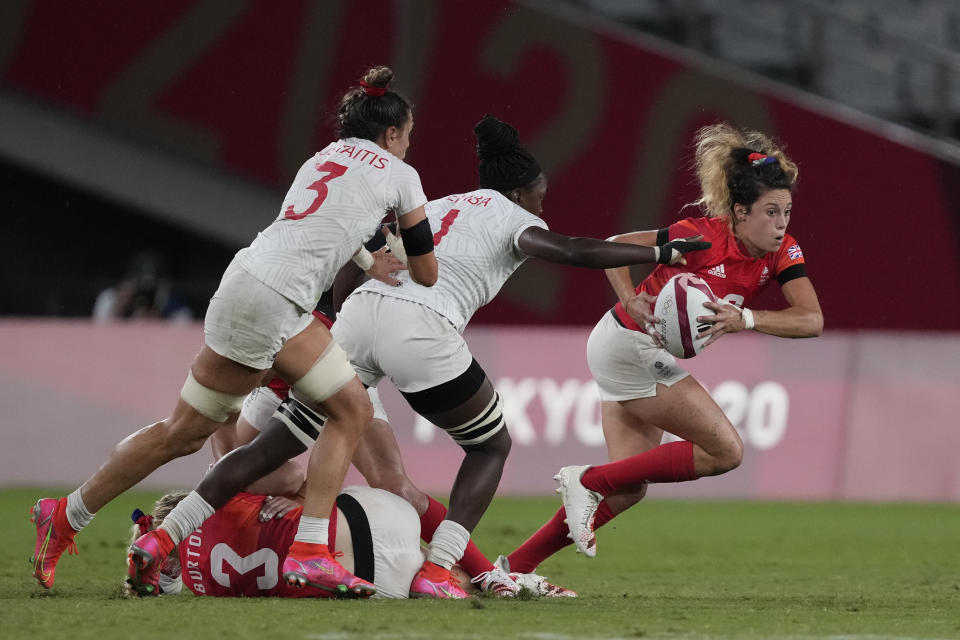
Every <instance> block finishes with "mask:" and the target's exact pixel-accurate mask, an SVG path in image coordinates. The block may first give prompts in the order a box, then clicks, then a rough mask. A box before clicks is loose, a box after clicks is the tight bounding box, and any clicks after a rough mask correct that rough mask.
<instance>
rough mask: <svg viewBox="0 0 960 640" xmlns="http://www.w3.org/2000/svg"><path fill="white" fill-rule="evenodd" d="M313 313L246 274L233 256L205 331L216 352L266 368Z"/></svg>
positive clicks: (206, 322)
mask: <svg viewBox="0 0 960 640" xmlns="http://www.w3.org/2000/svg"><path fill="white" fill-rule="evenodd" d="M312 321H313V314H312V313H310V312H309V311H307V312H304V311H303V309H301V308H300V307H299V306H297V305H296V304H295V303H293V302H291V301H290V300H288V299H287V298H285V297H283V296H282V295H280V294H279V293H277V292H276V291H274V290H273V289H271V288H270V287H268V286H267V285H265V284H263V283H262V282H260V281H259V280H257V279H256V278H254V277H253V276H252V275H250V274H249V273H247V272H246V271H245V270H244V269H243V268H242V267H241V266H240V265H239V264H238V263H237V261H236V259H234V261H233V262H231V263H230V266H228V267H227V270H226V271H225V272H224V274H223V279H221V280H220V287H219V288H218V289H217V291H216V293H214V294H213V297H212V298H210V304H209V306H208V307H207V315H206V317H205V318H204V320H203V333H204V337H205V340H206V343H207V346H208V347H210V348H211V349H213V350H214V351H215V352H216V353H218V354H219V355H221V356H223V357H224V358H228V359H230V360H233V361H234V362H239V363H240V364H245V365H247V366H248V367H253V368H254V369H261V370H262V369H269V368H270V366H271V365H272V364H273V359H274V358H275V357H276V356H277V353H279V351H280V348H281V347H283V344H284V342H286V341H287V340H288V339H289V338H291V337H293V336H295V335H297V334H298V333H300V332H301V331H303V330H304V329H306V328H307V327H308V326H309V325H310V323H311V322H312Z"/></svg>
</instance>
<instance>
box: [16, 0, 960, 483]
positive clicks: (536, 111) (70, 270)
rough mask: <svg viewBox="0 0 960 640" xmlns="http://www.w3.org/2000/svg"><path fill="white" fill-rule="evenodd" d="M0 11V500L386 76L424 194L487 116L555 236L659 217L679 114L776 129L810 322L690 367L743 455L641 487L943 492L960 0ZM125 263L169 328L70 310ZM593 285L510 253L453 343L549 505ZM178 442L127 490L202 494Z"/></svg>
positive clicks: (455, 163) (471, 164)
mask: <svg viewBox="0 0 960 640" xmlns="http://www.w3.org/2000/svg"><path fill="white" fill-rule="evenodd" d="M0 12H2V14H3V19H2V20H0V176H2V194H3V197H2V207H3V209H2V211H3V221H4V231H3V232H2V233H0V251H2V255H3V262H2V265H3V266H2V270H3V277H2V278H0V379H2V380H3V384H2V385H0V406H2V407H3V410H2V412H0V443H2V446H0V486H31V485H39V484H44V485H54V484H62V485H67V486H73V485H76V484H77V483H79V482H81V481H82V480H83V479H85V478H86V477H87V475H89V473H91V472H92V471H93V470H94V469H95V468H96V467H97V465H99V464H100V462H102V460H103V459H104V458H105V456H106V454H107V452H108V451H109V450H110V448H111V447H112V446H113V444H114V443H115V442H117V441H118V440H119V439H120V438H122V437H123V436H124V435H126V433H128V432H129V431H131V430H132V429H133V428H134V427H136V426H137V425H143V424H148V423H150V422H153V421H154V420H155V419H157V418H158V417H159V416H162V415H163V412H165V411H168V410H169V407H170V406H171V403H172V400H173V398H174V397H175V395H174V394H176V393H177V391H178V389H179V388H180V385H181V384H182V380H183V377H184V373H185V368H186V365H187V363H188V362H189V360H190V358H191V357H192V355H193V353H194V352H195V351H196V350H197V348H198V347H199V345H200V343H201V341H202V332H201V330H200V325H199V319H202V317H203V313H204V310H205V305H206V300H207V299H208V297H209V296H210V294H211V293H212V292H213V290H214V289H215V287H216V285H217V282H218V280H219V277H220V275H221V273H222V271H223V269H224V267H225V266H226V264H227V263H228V262H229V260H230V258H231V256H232V255H233V253H234V252H235V251H236V250H237V249H238V248H240V247H242V246H245V245H246V244H248V243H249V242H250V241H251V239H252V238H253V237H254V236H255V234H256V233H257V231H258V230H260V229H261V228H263V227H265V226H266V225H267V224H268V223H269V222H270V221H271V220H272V219H273V218H274V217H275V216H276V214H277V208H278V206H279V202H280V200H281V198H282V195H283V193H284V192H285V190H286V188H287V186H288V183H289V181H290V180H291V179H292V176H293V175H294V173H295V171H296V168H297V167H298V166H299V165H300V164H301V162H302V161H303V159H304V158H306V157H307V156H309V155H310V154H311V153H313V151H314V150H316V149H318V148H321V147H322V146H324V145H325V144H326V143H327V142H328V141H329V140H330V139H331V137H332V135H333V128H332V124H331V122H330V119H329V117H328V116H329V114H330V113H331V111H332V109H333V107H334V105H335V104H336V100H337V98H338V96H339V95H340V94H341V93H342V92H343V90H344V89H345V88H346V87H348V86H349V85H351V84H352V83H354V82H355V81H356V79H357V78H358V77H359V75H360V74H361V73H362V72H363V71H364V70H365V69H366V68H367V67H368V66H370V65H372V64H378V63H385V64H389V65H390V66H392V67H393V68H394V70H395V72H396V74H397V75H396V81H395V87H396V88H397V89H398V90H400V91H401V92H403V93H404V94H405V95H407V96H408V97H409V98H410V99H411V100H412V101H413V102H414V103H415V104H416V105H417V106H416V122H417V127H416V129H415V131H414V142H413V146H412V147H411V151H410V154H409V156H408V160H409V161H410V162H411V163H412V164H413V165H414V166H415V167H416V168H417V169H418V170H419V172H420V174H421V177H422V180H423V184H424V188H425V190H426V191H427V194H428V196H429V197H440V196H444V195H447V194H450V193H458V192H462V191H465V190H468V189H471V188H473V187H474V186H475V184H476V169H475V167H476V159H475V153H474V144H475V143H474V139H473V135H472V127H473V125H474V123H475V122H477V121H478V120H479V119H480V118H481V117H482V116H483V114H484V113H488V112H489V113H493V114H495V115H497V116H499V117H501V118H504V119H506V120H508V121H510V122H511V123H513V124H515V125H516V126H517V127H518V128H519V130H520V132H521V138H522V140H524V141H525V143H526V144H527V145H528V146H529V148H530V149H531V150H532V151H533V152H534V153H535V154H536V155H537V156H538V158H539V159H540V161H541V163H542V165H543V166H544V168H545V170H546V171H547V173H548V175H549V178H550V190H549V193H548V196H547V200H546V201H545V216H544V217H545V218H546V220H547V222H548V223H549V225H550V227H551V228H552V229H554V230H557V231H560V232H563V233H567V234H571V235H585V236H595V237H607V236H609V235H612V234H614V233H618V232H623V231H626V230H635V229H653V228H657V227H662V226H665V225H667V224H669V223H670V222H672V221H673V220H675V219H677V218H678V217H679V216H680V215H681V212H680V208H681V205H682V204H683V203H686V202H689V201H691V200H693V199H694V198H695V196H696V185H695V184H694V182H693V180H692V177H691V174H690V172H689V169H688V164H689V160H690V147H689V142H690V139H691V136H692V133H693V132H694V130H695V129H696V128H697V127H699V126H701V125H704V124H707V123H710V122H714V121H717V120H720V119H723V120H728V121H731V122H733V123H736V124H738V125H743V126H751V127H756V128H760V129H763V130H765V131H768V132H771V133H773V134H775V135H776V136H778V137H779V138H781V139H782V140H783V141H784V142H785V143H786V144H787V149H788V152H789V153H790V154H791V155H792V157H793V158H794V159H795V160H797V162H798V163H799V165H800V171H801V180H800V185H799V188H798V190H797V192H796V194H795V208H794V214H795V215H794V220H793V223H792V225H791V229H790V231H791V233H792V234H793V235H795V236H796V237H797V239H798V240H799V242H800V244H801V246H802V247H803V249H804V252H805V256H806V258H807V262H808V270H809V274H810V276H811V278H812V280H813V283H814V285H815V286H816V288H817V290H818V293H819V295H820V298H821V303H822V306H823V310H824V316H825V320H826V332H825V335H824V337H822V338H820V339H817V340H810V341H796V342H791V341H786V340H777V339H774V338H768V337H763V336H759V335H750V336H736V337H731V338H727V339H725V340H724V341H721V342H720V343H718V344H717V345H716V346H715V347H711V350H710V351H708V352H707V353H706V355H705V356H703V357H701V358H698V359H697V360H696V361H691V362H690V363H689V368H690V370H691V371H692V372H693V373H694V374H696V375H697V376H698V378H699V379H701V380H702V381H703V382H704V383H705V384H706V385H707V386H708V387H709V388H710V389H711V390H712V392H713V393H714V395H715V396H716V397H717V399H718V401H720V403H721V404H722V406H723V407H724V408H725V410H727V411H728V413H729V415H730V416H731V419H732V420H733V421H734V423H735V424H736V425H737V426H738V428H740V429H741V431H742V433H743V434H744V440H745V442H746V443H747V454H746V457H745V463H744V465H743V467H741V468H740V469H738V470H737V471H736V472H734V473H731V474H728V475H725V476H723V477H721V478H716V479H705V480H702V481H699V482H696V483H692V484H689V485H686V486H677V487H658V488H657V491H656V494H657V495H658V496H724V497H740V498H775V499H805V500H832V499H857V500H859V499H866V500H910V501H913V500H916V501H945V502H953V501H957V500H960V466H958V465H957V464H956V456H957V451H960V429H957V415H960V395H958V394H957V389H958V388H960V287H958V286H957V282H958V275H960V258H958V256H960V252H958V249H960V216H958V211H960V141H958V138H957V136H958V135H960V5H958V4H957V3H956V2H954V1H952V0H910V1H894V0H873V1H871V0H835V1H827V0H793V1H791V2H775V1H770V0H767V1H755V0H729V1H723V2H721V1H720V0H717V1H709V0H579V1H577V0H569V1H557V2H526V1H518V2H506V1H500V0H489V1H483V2H477V1H475V0H474V1H446V0H444V1H441V0H393V1H390V0H379V1H376V0H367V1H363V2H348V1H346V0H326V1H322V2H321V1H317V2H306V1H298V2H270V1H268V0H249V1H241V0H167V1H165V2H160V3H134V4H132V5H131V4H130V3H128V2H121V1H119V0H96V1H93V2H83V3H66V2H56V1H53V0H37V1H28V0H8V1H6V2H4V3H3V7H2V9H0ZM144 256H147V257H146V258H145V257H144ZM145 264H146V265H147V267H145V266H144V265H145ZM148 267H149V268H148ZM131 270H133V272H136V273H141V274H142V273H143V272H144V271H146V272H148V273H149V274H150V276H151V277H152V278H156V279H160V280H162V281H165V282H167V284H169V287H170V298H169V300H170V302H171V305H173V304H174V303H176V306H177V307H178V309H179V313H176V314H171V315H173V316H174V317H175V318H176V319H177V320H178V321H142V320H141V321H114V322H108V323H98V322H92V321H91V316H92V314H93V309H94V303H95V300H96V299H97V297H98V294H100V293H101V292H102V291H104V290H105V289H108V288H110V287H112V286H114V285H115V284H117V283H118V282H119V281H120V280H122V279H124V278H125V277H126V276H127V275H128V274H129V273H131ZM638 275H639V274H638ZM155 290H156V287H154V289H151V291H155ZM612 303H613V295H612V293H611V292H610V291H609V288H608V287H607V285H606V281H605V279H604V277H603V275H602V274H600V273H597V272H589V271H585V270H575V269H572V268H569V269H568V268H560V267H555V266H545V265H543V264H538V263H536V262H535V261H531V262H528V263H527V264H526V265H524V267H523V268H522V269H521V271H520V272H518V273H517V274H516V275H515V277H514V278H513V279H512V280H511V281H510V282H509V283H508V285H507V287H506V288H505V289H504V291H503V292H502V293H501V295H500V296H499V297H498V298H497V300H496V301H494V302H493V303H492V304H491V305H489V306H488V307H486V308H485V309H482V310H481V311H480V312H479V313H478V314H477V316H476V318H475V320H474V322H473V324H472V326H471V328H470V329H469V330H468V333H467V336H468V340H469V341H470V343H471V345H472V347H473V349H474V352H475V353H476V354H477V355H478V357H479V358H480V359H481V360H482V362H483V363H484V365H485V368H486V369H487V371H488V373H490V374H491V377H492V378H493V379H494V380H495V381H496V382H497V385H498V387H499V388H500V390H501V393H503V395H504V397H505V400H506V405H507V416H508V424H509V426H510V428H511V431H512V433H513V435H514V440H515V443H516V444H515V448H514V451H513V454H512V456H511V460H510V462H509V463H508V468H507V471H506V473H505V476H504V481H503V485H502V488H503V492H504V493H508V494H545V493H547V492H549V491H550V489H551V488H552V485H553V482H552V481H551V479H550V478H551V476H552V474H553V473H554V472H555V470H556V468H557V467H559V466H561V465H562V464H567V463H573V462H579V463H587V462H600V461H603V460H604V459H605V457H606V452H605V449H604V447H603V440H602V434H601V432H600V429H599V424H598V414H597V399H596V393H595V389H594V387H593V386H592V384H591V383H590V375H589V372H588V371H587V369H586V364H585V358H584V344H585V340H586V336H587V335H588V333H589V331H590V328H591V327H592V325H593V323H594V322H595V321H596V320H597V319H598V318H599V317H600V315H601V314H602V313H604V312H605V311H606V310H607V309H608V308H609V306H610V305H611V304H612ZM778 304H780V300H779V299H778V297H777V296H776V295H774V294H771V295H768V296H766V297H765V299H764V300H763V302H762V303H761V304H758V305H757V306H758V307H759V308H763V307H764V306H776V305H778ZM185 316H189V317H192V320H189V319H185ZM384 396H385V400H386V403H387V407H388V410H390V412H391V414H392V418H393V423H394V428H395V430H396V432H397V434H398V437H399V438H400V440H401V446H402V447H403V449H404V452H405V455H406V456H407V459H408V468H409V469H410V470H411V475H412V476H413V479H414V480H415V481H417V482H418V484H420V485H421V486H423V487H424V488H425V489H427V490H431V491H445V490H447V489H448V488H449V482H450V478H452V477H453V470H454V469H455V467H456V465H457V462H458V456H456V455H455V454H456V449H455V448H453V447H452V445H450V444H449V443H448V442H447V441H446V439H444V438H442V437H438V436H437V434H434V433H433V431H432V429H431V428H429V427H427V426H425V425H423V424H418V423H417V421H416V420H414V417H413V414H412V412H410V411H409V409H407V408H406V407H405V405H404V404H403V402H402V400H399V399H398V397H397V396H396V394H394V393H392V392H391V391H390V390H384ZM51 442H53V443H55V444H54V445H52V446H51V444H50V443H51ZM41 450H43V451H45V454H44V456H45V460H44V464H42V465H41V464H39V462H40V461H38V460H37V459H36V457H35V456H34V452H38V451H41ZM450 453H453V454H454V455H452V456H451V455H448V454H450ZM203 455H204V454H202V453H201V454H198V456H203ZM198 456H194V457H193V458H190V459H186V460H181V461H178V462H176V463H174V464H171V465H169V466H168V467H165V468H164V469H162V470H160V471H158V472H157V473H156V474H154V475H153V476H151V478H149V479H148V480H147V481H146V482H145V484H147V485H149V486H153V487H159V486H171V485H172V484H176V485H178V486H182V485H184V484H187V485H189V484H192V483H193V480H194V479H195V478H196V477H198V475H199V473H200V472H201V471H202V469H203V468H204V467H205V466H206V463H207V459H203V460H200V461H198V460H197V457H198ZM427 461H429V464H427Z"/></svg>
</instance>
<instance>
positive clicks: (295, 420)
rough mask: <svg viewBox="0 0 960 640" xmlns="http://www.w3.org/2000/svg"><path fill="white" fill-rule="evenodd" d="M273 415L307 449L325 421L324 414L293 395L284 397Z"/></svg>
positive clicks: (315, 438) (314, 440) (310, 446)
mask: <svg viewBox="0 0 960 640" xmlns="http://www.w3.org/2000/svg"><path fill="white" fill-rule="evenodd" d="M273 417H274V418H276V419H277V420H279V421H280V422H282V423H283V424H284V425H286V427H287V429H289V430H290V433H292V434H293V435H294V436H295V437H296V438H297V440H299V441H300V442H301V443H302V444H303V445H304V446H305V447H307V449H310V448H312V447H313V443H314V442H316V440H317V437H318V436H319V435H320V429H323V425H324V424H326V422H327V417H326V416H324V415H321V414H319V413H317V412H316V411H314V410H313V409H311V408H310V407H308V406H307V405H305V404H303V403H302V402H300V401H299V400H297V399H296V398H294V397H293V396H287V397H286V398H284V400H283V402H281V403H280V406H279V407H277V410H276V411H275V412H274V414H273Z"/></svg>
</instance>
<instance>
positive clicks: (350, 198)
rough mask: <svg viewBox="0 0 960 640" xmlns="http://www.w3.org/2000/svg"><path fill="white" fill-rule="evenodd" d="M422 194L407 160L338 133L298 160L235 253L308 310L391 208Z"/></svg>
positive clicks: (409, 204)
mask: <svg viewBox="0 0 960 640" xmlns="http://www.w3.org/2000/svg"><path fill="white" fill-rule="evenodd" d="M426 200H427V198H426V196H425V195H424V193H423V187H422V186H421V185H420V176H419V175H418V174H417V172H416V170H415V169H414V168H413V167H411V166H410V165H408V164H406V163H405V162H403V161H402V160H400V159H399V158H397V157H396V156H394V155H392V154H391V153H389V152H388V151H386V150H385V149H382V148H381V147H380V146H379V145H377V144H376V143H374V142H372V141H370V140H361V139H358V138H348V139H345V140H339V141H337V142H334V143H331V144H330V145H328V146H327V147H326V148H325V149H324V150H323V151H321V152H320V153H318V154H316V155H315V156H314V157H312V158H310V159H309V160H307V161H306V162H305V163H304V164H303V166H302V167H300V171H299V172H297V176H296V178H295V179H294V181H293V184H292V185H291V187H290V189H289V191H287V195H286V197H285V198H284V199H283V204H282V206H281V208H280V213H279V215H278V216H277V218H276V220H274V222H273V223H272V224H271V225H270V226H269V227H267V228H266V229H264V230H263V231H261V232H260V233H259V234H258V235H257V237H256V239H255V240H254V241H253V243H252V244H251V245H250V246H249V247H247V248H246V249H241V250H240V251H239V252H238V253H237V261H238V262H239V263H240V266H241V267H243V268H244V269H245V270H246V271H248V272H249V273H250V274H251V275H253V276H254V277H255V278H257V279H258V280H260V281H261V282H263V283H264V284H266V285H267V286H269V287H271V288H273V289H274V290H276V291H277V292H279V293H280V294H282V295H283V296H285V297H286V298H288V299H289V300H291V301H293V302H295V303H296V304H297V305H298V306H299V307H300V308H301V309H302V310H304V311H311V310H312V309H313V307H314V306H315V305H316V303H317V300H318V299H319V298H320V294H321V293H322V292H323V291H325V290H326V289H329V288H330V286H331V285H332V284H333V279H334V277H335V276H336V274H337V271H339V269H340V267H342V266H343V265H344V264H346V262H347V261H348V260H349V259H350V257H351V256H352V255H353V254H354V253H355V252H356V250H357V249H358V248H359V247H360V245H361V244H362V243H363V242H364V241H366V240H367V239H369V238H370V237H371V236H372V235H373V234H374V232H376V230H377V227H378V224H379V223H380V221H381V220H382V219H383V217H384V215H386V213H387V212H388V211H389V210H396V211H397V212H398V213H399V214H404V213H407V212H408V211H410V210H412V209H416V208H417V207H419V206H420V205H422V204H424V203H425V202H426Z"/></svg>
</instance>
